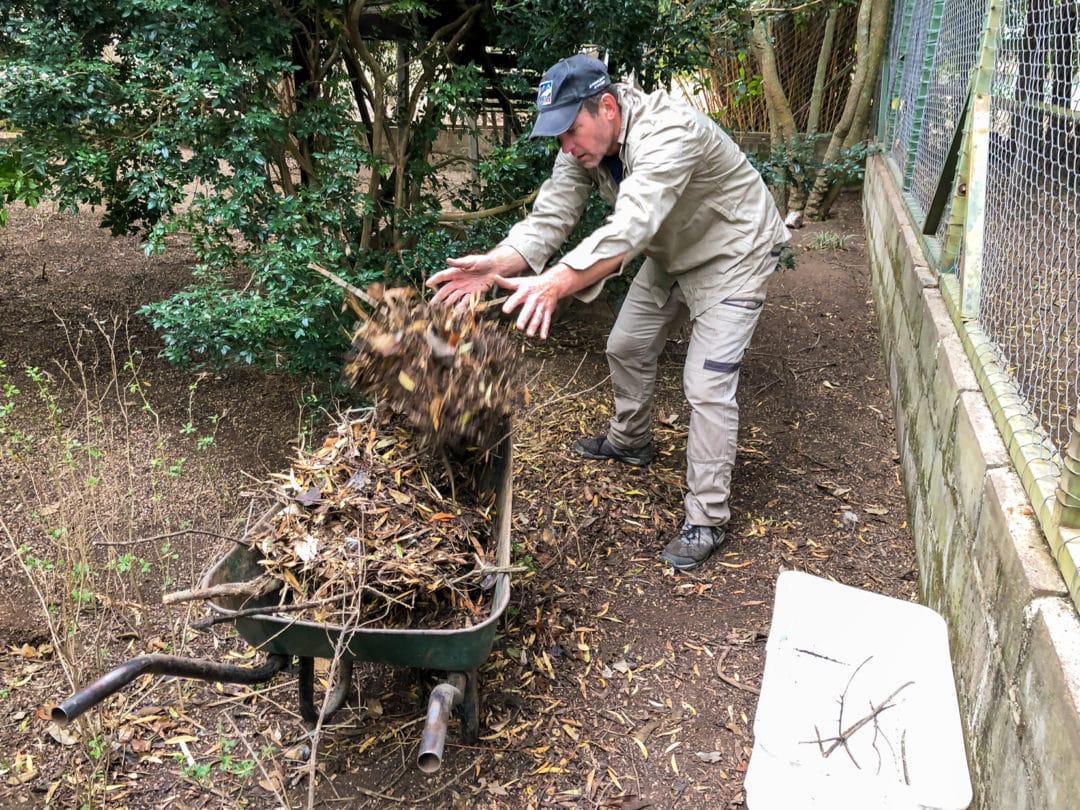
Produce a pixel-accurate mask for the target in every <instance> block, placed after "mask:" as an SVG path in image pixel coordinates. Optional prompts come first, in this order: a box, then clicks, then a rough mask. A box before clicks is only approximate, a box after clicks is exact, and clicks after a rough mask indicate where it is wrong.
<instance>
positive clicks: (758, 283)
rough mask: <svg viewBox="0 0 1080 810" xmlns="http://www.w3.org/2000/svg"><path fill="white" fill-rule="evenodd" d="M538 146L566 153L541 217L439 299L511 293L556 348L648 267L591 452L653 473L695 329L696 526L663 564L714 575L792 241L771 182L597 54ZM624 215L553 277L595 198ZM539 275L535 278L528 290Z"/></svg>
mask: <svg viewBox="0 0 1080 810" xmlns="http://www.w3.org/2000/svg"><path fill="white" fill-rule="evenodd" d="M537 106H538V107H539V113H540V114H539V117H538V118H537V121H536V125H535V126H534V128H533V130H532V132H531V134H530V137H534V138H535V137H541V136H548V137H556V138H558V140H559V145H560V147H561V149H560V152H559V154H558V156H557V157H556V159H555V166H554V169H553V170H552V174H551V177H550V178H549V179H548V180H547V181H546V182H545V183H544V184H543V186H542V187H541V189H540V193H539V194H538V196H537V198H536V202H535V203H534V205H533V209H532V211H531V213H530V214H529V215H528V216H527V217H526V218H525V219H524V220H522V221H521V222H519V223H518V224H517V225H515V226H514V227H513V228H512V229H511V230H510V233H509V234H508V235H507V237H506V239H504V240H503V241H502V242H501V243H500V244H499V245H498V246H496V247H495V248H493V249H492V250H490V251H489V252H487V253H485V254H482V255H473V256H464V257H461V258H456V259H449V260H448V261H447V264H448V267H447V269H445V270H442V271H440V272H438V273H436V274H435V275H434V276H432V277H431V279H430V280H429V281H428V285H429V286H431V287H435V288H438V292H437V293H436V295H435V300H437V301H444V302H447V303H450V304H453V303H455V302H460V301H463V300H465V299H467V298H468V297H469V296H473V295H478V294H482V293H484V292H485V291H486V290H488V289H490V288H491V287H492V285H495V284H497V285H499V286H500V287H503V288H505V289H508V290H510V291H511V294H510V296H509V298H508V299H507V300H506V302H505V303H504V304H503V312H506V313H511V312H513V311H514V310H516V309H518V308H520V312H519V313H518V318H517V326H518V328H519V329H523V330H525V332H526V333H527V334H528V335H529V336H534V335H539V336H540V337H541V338H546V337H547V334H548V330H549V329H550V326H551V318H552V314H553V313H554V311H555V306H556V304H557V303H558V301H559V299H561V298H565V297H566V296H568V295H575V296H576V297H578V298H579V299H581V300H583V301H590V300H592V299H593V298H595V297H596V296H597V295H598V294H599V292H600V289H601V287H602V286H603V281H604V279H605V278H607V277H608V276H609V275H612V274H613V273H618V272H621V270H622V268H623V267H625V266H626V264H627V263H628V262H630V261H631V260H632V259H634V258H635V257H636V256H637V255H639V254H642V253H643V254H645V257H646V258H645V261H644V263H643V265H642V267H641V269H640V270H639V271H638V273H637V275H636V276H635V278H634V280H633V283H632V285H631V287H630V290H629V292H628V294H627V296H626V300H625V302H624V303H623V305H622V307H621V308H620V310H619V315H618V317H617V319H616V321H615V325H614V326H613V327H612V330H611V334H610V336H609V338H608V343H607V357H608V365H609V367H610V369H611V381H612V387H613V388H614V394H615V409H614V416H613V417H612V419H611V423H610V425H609V427H608V431H607V434H606V435H604V436H599V437H596V438H586V439H579V440H578V441H576V442H575V443H574V445H573V450H574V452H576V453H577V454H578V455H581V456H584V457H585V458H589V459H616V460H618V461H621V462H624V463H626V464H632V465H635V466H643V465H646V464H649V463H650V462H651V461H652V459H653V456H654V450H653V446H652V441H651V428H652V417H653V394H654V389H655V382H656V368H657V359H658V358H659V355H660V352H661V350H662V349H663V347H664V343H665V342H666V341H667V338H668V335H669V334H670V333H671V330H672V329H673V328H674V327H675V326H677V325H678V324H680V323H681V322H682V321H683V320H684V319H685V318H686V316H687V315H689V317H690V319H691V322H692V324H693V327H692V334H691V338H690V346H689V349H688V351H687V355H686V365H685V368H684V371H683V389H684V391H685V393H686V397H687V399H688V400H689V403H690V411H691V413H690V430H689V435H688V438H687V448H686V484H687V494H686V497H685V501H684V507H685V512H686V515H685V522H684V523H683V526H682V528H681V529H680V530H679V532H678V533H677V534H676V536H675V537H674V538H673V539H672V540H671V542H669V543H668V544H667V545H666V547H665V548H664V551H663V553H662V555H661V557H662V559H664V560H665V561H666V562H668V563H670V564H671V565H672V566H674V567H675V568H679V569H690V568H694V567H696V566H698V565H700V564H701V563H702V562H704V561H705V560H706V559H708V557H709V555H710V554H712V552H713V551H714V550H715V549H716V548H718V547H719V546H720V544H721V543H722V542H723V540H724V531H725V530H724V526H725V524H727V522H728V519H729V518H730V516H731V511H730V507H729V505H728V496H729V488H730V482H731V471H732V467H733V466H734V463H735V450H736V435H737V432H738V419H739V415H738V406H737V405H736V402H735V389H736V386H737V385H738V381H739V365H740V363H741V361H742V358H743V355H744V354H745V352H746V349H747V347H748V345H749V343H750V337H751V335H752V334H753V331H754V327H755V326H756V324H757V321H758V316H759V315H760V313H761V307H762V305H763V303H764V301H765V289H766V286H767V284H768V279H769V276H770V274H771V273H773V272H774V270H775V269H776V262H777V256H778V255H779V252H780V248H781V246H782V245H783V243H784V242H786V241H787V240H788V238H789V236H790V235H789V234H788V231H787V229H786V228H785V227H784V223H783V221H782V220H781V218H780V214H779V212H778V211H777V210H776V206H775V205H774V203H773V201H772V198H771V197H770V195H769V192H768V190H767V189H766V187H765V184H764V183H763V182H762V180H761V177H760V175H759V174H758V173H757V171H755V170H754V168H753V167H752V166H751V165H750V164H749V162H748V161H747V160H746V157H745V156H744V155H743V154H742V152H741V151H740V150H739V148H738V147H737V146H736V145H735V143H734V142H733V141H732V140H731V139H730V138H729V137H728V136H727V135H726V134H725V133H724V132H723V130H722V129H721V128H720V127H719V126H717V125H716V124H715V123H714V122H713V121H712V120H711V119H709V117H708V116H706V115H704V114H702V113H701V112H699V111H697V110H695V109H693V108H692V107H689V106H688V105H685V104H681V103H679V102H677V101H675V100H673V99H671V98H670V97H669V96H668V95H667V93H665V92H663V91H656V92H653V93H644V92H642V91H641V90H639V89H637V88H634V87H631V86H628V85H624V84H611V82H610V80H609V78H608V74H607V69H606V68H605V67H604V64H603V63H602V62H600V61H599V60H597V59H594V58H592V57H590V56H586V55H584V54H578V55H576V56H571V57H569V58H568V59H563V60H561V61H560V62H559V63H558V64H556V65H555V66H553V67H552V68H551V69H550V70H548V71H547V73H545V74H544V77H543V79H542V81H541V82H540V89H539V93H538V96H537ZM593 188H597V189H598V190H599V193H600V195H601V196H602V197H603V198H604V199H605V200H607V201H608V202H609V203H611V204H612V205H613V206H614V208H613V211H612V213H611V215H610V216H609V217H608V218H607V220H606V221H605V222H604V223H603V224H602V225H601V226H600V227H599V228H597V229H596V230H595V231H594V232H593V233H592V234H591V235H589V236H588V237H586V238H585V239H584V240H582V242H581V244H579V245H578V246H577V247H575V248H574V249H573V250H571V251H570V252H569V253H567V254H566V255H565V256H563V257H562V258H561V259H560V260H559V261H557V262H555V263H554V264H552V265H551V266H550V267H547V268H546V269H545V264H546V263H547V261H548V260H549V259H550V258H551V257H552V254H554V252H555V251H556V250H557V249H558V248H559V247H560V245H562V243H563V241H564V240H565V238H566V237H567V235H568V234H569V233H570V231H571V230H572V229H573V227H574V225H575V223H576V222H577V220H578V218H579V217H580V216H581V213H582V212H583V211H584V209H585V204H586V200H587V198H588V195H589V192H590V190H591V189H593ZM526 269H532V270H533V271H534V272H535V273H536V275H527V276H521V277H518V274H520V273H522V272H523V271H524V270H526Z"/></svg>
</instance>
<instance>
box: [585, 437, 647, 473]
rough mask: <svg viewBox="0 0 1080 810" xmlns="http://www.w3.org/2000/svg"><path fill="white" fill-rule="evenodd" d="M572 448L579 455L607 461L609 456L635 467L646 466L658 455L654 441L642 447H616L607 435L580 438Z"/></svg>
mask: <svg viewBox="0 0 1080 810" xmlns="http://www.w3.org/2000/svg"><path fill="white" fill-rule="evenodd" d="M571 449H572V450H573V451H574V452H575V453H577V454H578V455H579V456H584V457H585V458H593V459H598V460H600V461H605V460H607V459H609V458H613V459H616V460H617V461H621V462H623V463H624V464H632V465H633V466H635V467H645V466H648V465H649V464H651V463H652V460H653V459H654V458H655V457H656V451H654V450H653V446H652V442H649V443H648V444H643V445H642V446H641V447H627V448H622V447H616V446H615V445H613V444H612V443H611V442H609V441H608V440H607V437H606V436H597V437H596V438H594V439H578V440H577V441H576V442H574V444H573V446H572V447H571Z"/></svg>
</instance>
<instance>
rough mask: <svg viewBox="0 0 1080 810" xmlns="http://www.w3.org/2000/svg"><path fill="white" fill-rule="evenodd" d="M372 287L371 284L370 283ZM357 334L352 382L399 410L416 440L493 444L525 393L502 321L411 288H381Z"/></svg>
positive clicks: (349, 368) (439, 444) (433, 445)
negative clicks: (434, 299) (435, 300)
mask: <svg viewBox="0 0 1080 810" xmlns="http://www.w3.org/2000/svg"><path fill="white" fill-rule="evenodd" d="M369 292H370V291H369ZM372 299H373V300H375V302H376V303H375V311H374V312H373V313H372V314H371V315H369V316H367V317H365V318H362V319H361V320H360V321H359V322H358V324H357V326H356V329H355V331H354V332H353V336H352V343H353V348H354V349H355V351H356V354H355V356H354V357H353V359H352V360H351V361H350V362H349V363H348V364H347V365H346V367H345V373H346V375H347V377H348V378H349V381H350V382H351V383H352V385H354V386H356V387H357V388H359V389H361V390H362V391H364V392H365V393H366V394H367V395H368V396H369V397H371V398H372V399H373V400H375V401H378V402H380V403H384V404H385V405H386V406H387V407H389V408H390V409H391V410H393V411H394V412H395V413H398V414H400V415H402V416H403V417H404V418H405V419H406V420H407V422H408V423H409V424H410V425H411V426H412V428H413V431H414V434H415V441H416V444H417V445H418V446H423V447H425V448H429V449H433V450H438V449H441V448H444V447H449V448H453V449H457V450H461V449H464V448H466V447H480V448H490V447H492V446H494V445H495V444H496V443H497V442H498V440H499V439H500V438H502V436H503V435H504V433H505V430H506V424H507V421H508V418H509V416H510V414H511V412H512V411H513V410H514V408H515V406H517V405H518V404H521V403H524V402H525V401H526V400H527V398H528V397H527V393H526V391H525V388H524V385H523V384H522V383H521V382H520V381H519V379H518V369H519V367H520V362H519V358H518V357H517V352H516V350H515V349H514V346H513V344H512V343H511V341H510V338H509V335H508V334H507V330H506V329H505V327H503V326H501V325H500V324H499V323H498V322H497V321H485V320H480V319H479V318H477V316H476V313H475V312H473V311H471V310H468V309H458V308H454V307H445V306H440V305H435V304H428V303H427V302H425V301H422V300H420V299H419V298H418V297H417V295H416V291H415V290H413V289H412V288H398V289H391V290H382V291H379V292H378V293H377V294H376V295H373V296H372Z"/></svg>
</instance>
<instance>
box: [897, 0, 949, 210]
mask: <svg viewBox="0 0 1080 810" xmlns="http://www.w3.org/2000/svg"><path fill="white" fill-rule="evenodd" d="M944 9H945V0H934V2H933V6H932V8H931V11H930V20H929V22H928V24H927V29H926V40H925V42H924V43H923V52H922V53H921V54H909V56H911V57H913V58H918V60H919V64H920V65H921V66H922V70H921V72H920V74H919V92H918V93H917V94H916V96H915V103H914V104H913V105H912V111H911V129H910V131H909V132H908V141H907V147H906V149H907V154H908V158H909V159H908V160H907V161H906V165H905V166H904V191H907V190H909V189H910V188H911V181H912V177H914V175H915V166H916V160H915V157H916V156H917V155H918V152H919V141H920V140H921V138H922V123H923V113H924V112H925V110H926V97H927V92H926V88H927V87H929V86H930V79H931V77H932V76H933V74H934V50H935V49H936V48H937V43H938V33H939V32H940V31H941V14H942V12H943V11H944Z"/></svg>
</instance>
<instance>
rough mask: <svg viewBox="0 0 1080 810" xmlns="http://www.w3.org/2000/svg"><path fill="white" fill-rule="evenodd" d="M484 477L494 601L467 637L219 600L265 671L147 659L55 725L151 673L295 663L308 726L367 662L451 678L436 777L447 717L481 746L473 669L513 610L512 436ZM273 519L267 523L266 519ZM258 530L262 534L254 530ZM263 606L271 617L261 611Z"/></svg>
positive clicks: (265, 602)
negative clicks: (324, 678) (322, 667)
mask: <svg viewBox="0 0 1080 810" xmlns="http://www.w3.org/2000/svg"><path fill="white" fill-rule="evenodd" d="M489 458H490V461H489V462H488V465H487V468H486V469H484V470H483V472H482V475H483V476H484V477H485V479H486V480H487V481H488V482H489V483H492V484H493V485H494V488H495V493H496V495H495V519H494V521H493V523H492V533H493V538H492V539H493V540H494V542H495V548H496V567H497V568H498V569H499V570H498V572H497V573H495V575H494V576H495V585H494V596H493V599H492V604H491V610H490V613H489V614H488V616H487V617H486V618H485V619H484V620H483V621H482V622H480V623H479V624H476V625H474V626H473V627H468V628H464V629H430V630H428V629H422V628H421V629H394V628H345V627H341V626H337V625H330V624H324V623H317V622H309V621H300V620H298V619H296V618H295V617H292V616H288V615H280V614H276V613H274V605H275V596H274V594H268V595H267V596H264V597H262V598H261V601H260V600H252V599H250V598H248V597H243V596H237V597H218V598H217V599H216V600H214V601H210V602H208V605H209V607H210V609H211V610H212V611H214V612H215V613H217V614H218V615H219V616H221V617H226V618H231V620H232V622H233V624H234V626H235V628H236V631H237V633H239V634H240V636H241V637H242V638H243V639H244V640H245V641H247V642H248V644H250V645H251V646H252V647H255V648H256V649H258V650H260V651H262V652H264V653H266V655H267V657H266V662H265V663H264V664H263V665H261V666H256V667H240V666H233V665H229V664H221V663H218V662H214V661H205V660H197V659H190V658H182V657H178V656H171V655H141V656H138V657H136V658H132V659H130V660H129V661H127V662H125V663H124V664H122V665H120V666H119V667H117V668H116V669H113V670H111V671H110V672H108V673H106V674H105V675H103V676H102V677H101V678H99V679H98V680H97V681H95V682H94V683H91V684H89V685H88V686H85V687H83V688H82V689H81V690H79V691H78V692H76V693H75V694H74V695H72V696H71V697H69V698H68V699H67V700H65V701H64V702H63V703H60V704H59V705H57V706H56V707H55V708H54V709H53V711H52V719H53V721H55V722H56V723H57V724H59V725H61V726H63V725H66V724H68V723H70V722H71V721H72V720H74V719H75V718H76V717H78V716H79V715H80V714H82V713H83V712H85V711H86V710H87V709H90V708H91V707H93V706H95V705H97V704H98V703H100V702H101V701H102V700H104V699H105V698H107V697H109V696H110V695H112V694H115V693H116V692H118V691H119V690H120V689H122V688H123V687H124V686H126V685H127V684H129V683H130V682H131V681H133V680H134V679H135V678H138V677H140V676H141V675H145V674H148V673H149V674H155V675H171V676H176V677H182V678H193V679H199V680H204V681H220V682H229V683H243V684H257V683H262V682H265V681H268V680H270V679H271V678H273V677H274V675H276V674H277V673H279V672H281V671H282V670H284V669H286V668H287V667H289V665H290V664H291V663H292V661H293V659H294V658H295V659H297V660H298V679H297V680H298V692H299V708H300V715H301V717H303V719H304V720H305V721H306V722H308V723H312V724H313V723H315V722H317V721H319V720H320V719H322V720H324V721H325V720H327V719H329V718H330V716H331V715H333V714H334V713H335V712H336V711H337V710H338V709H340V708H341V707H342V706H343V705H344V703H345V700H346V698H347V697H348V691H349V685H350V683H351V681H352V671H353V664H354V662H356V661H371V662H376V663H384V664H389V665H393V666H403V667H412V668H415V669H420V670H428V671H439V672H443V673H445V674H446V675H445V680H444V681H443V682H441V683H439V684H438V685H437V686H435V687H434V688H433V689H432V691H431V694H430V697H429V700H428V708H427V718H426V722H425V724H424V730H423V733H422V734H421V738H420V748H419V751H418V754H417V766H418V767H419V768H420V770H422V771H424V772H425V773H434V772H435V771H437V770H438V769H439V767H440V765H441V764H442V754H443V748H444V746H445V743H446V733H447V724H448V722H449V718H450V713H451V712H452V711H453V710H454V709H457V710H458V715H459V718H460V721H461V737H462V741H463V742H464V743H465V744H466V745H471V744H474V743H475V742H476V741H477V740H478V738H479V727H480V723H479V701H478V691H477V676H476V671H477V668H478V667H479V666H480V665H481V664H482V663H484V661H485V660H487V658H488V656H489V655H490V653H491V648H492V645H493V643H494V640H495V631H496V627H497V625H498V622H499V619H500V618H501V617H502V614H503V611H504V610H505V609H506V606H507V604H508V603H509V601H510V574H509V572H508V569H509V567H510V513H511V489H512V475H511V469H512V463H511V461H512V459H511V444H510V437H509V435H507V436H506V437H504V438H503V440H502V441H501V442H500V444H499V446H498V447H497V448H496V449H495V450H494V451H493V452H492V453H491V454H490V455H489ZM270 514H273V513H272V512H271V513H269V514H268V515H266V516H264V517H263V518H262V520H263V521H265V520H267V519H268V518H269V516H270ZM256 528H258V526H256ZM259 560H260V554H259V552H258V551H257V550H255V549H252V548H251V547H249V546H247V545H244V544H238V545H236V546H234V547H233V548H232V549H231V550H230V551H229V552H228V553H227V554H225V555H224V556H223V557H222V558H221V559H220V560H218V562H217V563H215V564H214V566H213V567H211V568H210V569H209V570H208V571H207V572H206V574H205V575H204V577H203V580H202V586H203V587H211V586H214V585H219V584H223V583H230V582H232V583H239V582H246V581H248V580H251V579H255V578H256V577H257V576H259V575H260V574H262V573H263V569H262V567H261V566H260V565H259ZM262 607H265V608H266V610H267V612H266V613H260V612H258V610H259V608H262ZM335 657H337V659H338V666H337V675H336V678H335V680H334V684H333V685H332V687H331V689H330V692H329V694H327V695H326V696H325V698H324V700H323V701H322V706H321V710H319V709H316V707H315V699H314V692H315V659H316V658H323V659H334V658H335Z"/></svg>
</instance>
